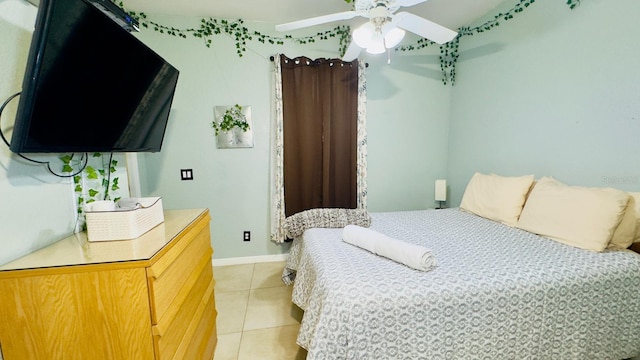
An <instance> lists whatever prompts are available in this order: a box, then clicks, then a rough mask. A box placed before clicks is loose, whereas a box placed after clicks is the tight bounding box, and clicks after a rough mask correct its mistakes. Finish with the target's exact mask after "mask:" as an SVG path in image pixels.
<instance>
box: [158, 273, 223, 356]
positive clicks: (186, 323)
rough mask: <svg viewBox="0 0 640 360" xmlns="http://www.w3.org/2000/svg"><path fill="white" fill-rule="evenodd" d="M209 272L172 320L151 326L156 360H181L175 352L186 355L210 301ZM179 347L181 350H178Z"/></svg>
mask: <svg viewBox="0 0 640 360" xmlns="http://www.w3.org/2000/svg"><path fill="white" fill-rule="evenodd" d="M213 288H214V281H213V269H212V267H211V266H208V267H206V268H204V269H203V271H202V273H200V276H198V279H197V281H196V283H195V284H194V286H193V287H192V288H191V291H190V293H189V295H188V297H187V298H186V299H185V301H184V302H183V303H182V304H181V305H180V307H179V308H177V311H176V313H175V316H173V317H172V318H170V319H168V318H167V317H165V318H162V319H161V320H160V322H159V323H158V324H157V325H154V326H153V335H154V342H155V345H156V346H155V347H156V351H157V355H158V357H157V358H158V359H173V358H177V359H182V358H184V357H183V356H181V355H180V354H176V353H177V352H179V350H180V352H182V353H184V352H186V350H187V346H188V345H189V344H190V343H191V342H192V338H193V337H194V336H196V334H195V330H196V329H197V327H198V325H199V324H200V321H201V319H202V317H203V314H204V313H205V309H206V308H207V305H208V304H209V302H210V300H211V299H213ZM180 347H183V349H179V348H180Z"/></svg>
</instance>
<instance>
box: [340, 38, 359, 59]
mask: <svg viewBox="0 0 640 360" xmlns="http://www.w3.org/2000/svg"><path fill="white" fill-rule="evenodd" d="M361 51H362V48H361V47H360V46H358V44H356V42H355V41H353V40H352V41H351V44H349V47H348V48H347V51H345V52H344V56H342V60H343V61H353V60H355V59H357V58H358V56H360V52H361Z"/></svg>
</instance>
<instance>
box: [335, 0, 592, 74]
mask: <svg viewBox="0 0 640 360" xmlns="http://www.w3.org/2000/svg"><path fill="white" fill-rule="evenodd" d="M345 1H346V0H345ZM580 1H582V0H566V4H567V5H568V6H569V8H570V9H572V10H573V9H574V8H575V7H576V6H578V5H579V4H580ZM534 2H535V0H519V1H518V3H517V4H515V5H514V6H513V7H512V8H511V9H509V10H508V11H507V12H505V13H498V14H496V15H494V16H493V19H491V20H488V21H487V22H485V23H483V24H481V25H478V26H475V27H469V26H463V27H461V28H459V29H458V36H457V37H456V38H455V39H453V40H452V41H450V42H448V43H446V44H443V45H439V46H440V70H442V82H443V83H444V84H445V85H446V84H447V83H451V84H452V85H453V84H454V83H455V81H456V62H457V61H458V56H459V53H458V49H459V45H460V38H461V37H463V36H473V35H475V34H480V33H483V32H485V31H489V30H491V29H493V28H495V27H497V26H500V23H501V22H502V21H508V20H511V19H513V17H514V16H515V15H516V14H520V13H521V12H523V11H524V10H525V9H527V8H529V6H531V5H532V4H533V3H534ZM434 44H435V45H437V44H436V43H434V42H433V41H431V40H427V39H425V38H421V39H419V40H418V41H417V42H416V43H414V44H410V45H404V46H400V47H398V48H396V51H413V50H418V49H423V48H425V47H427V46H430V45H434Z"/></svg>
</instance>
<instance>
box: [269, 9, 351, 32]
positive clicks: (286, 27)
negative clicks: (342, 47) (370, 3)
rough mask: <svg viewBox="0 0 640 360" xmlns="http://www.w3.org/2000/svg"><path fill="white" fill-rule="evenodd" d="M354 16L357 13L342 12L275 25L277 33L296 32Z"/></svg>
mask: <svg viewBox="0 0 640 360" xmlns="http://www.w3.org/2000/svg"><path fill="white" fill-rule="evenodd" d="M356 15H357V13H356V12H355V11H344V12H339V13H335V14H329V15H323V16H318V17H313V18H308V19H303V20H298V21H292V22H290V23H286V24H280V25H276V30H277V31H290V30H297V29H302V28H306V27H309V26H314V25H320V24H326V23H330V22H333V21H338V20H347V19H351V18H353V17H355V16H356Z"/></svg>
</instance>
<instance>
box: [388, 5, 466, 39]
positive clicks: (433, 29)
mask: <svg viewBox="0 0 640 360" xmlns="http://www.w3.org/2000/svg"><path fill="white" fill-rule="evenodd" d="M393 23H394V24H396V26H398V27H399V28H402V29H405V30H407V31H411V32H412V33H414V34H418V35H420V36H422V37H424V38H427V39H429V40H431V41H434V42H436V43H438V44H444V43H446V42H449V41H451V40H453V39H454V38H455V37H456V36H458V33H457V32H455V31H453V30H451V29H448V28H446V27H444V26H442V25H438V24H436V23H434V22H433V21H430V20H427V19H425V18H422V17H420V16H417V15H414V14H411V13H408V12H399V13H397V14H395V15H394V17H393Z"/></svg>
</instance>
